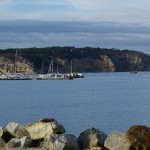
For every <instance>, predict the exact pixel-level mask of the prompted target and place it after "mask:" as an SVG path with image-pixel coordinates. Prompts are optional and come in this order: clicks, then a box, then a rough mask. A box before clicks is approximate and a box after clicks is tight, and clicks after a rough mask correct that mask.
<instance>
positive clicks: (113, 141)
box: [104, 132, 131, 150]
mask: <svg viewBox="0 0 150 150" xmlns="http://www.w3.org/2000/svg"><path fill="white" fill-rule="evenodd" d="M104 146H105V147H106V148H108V149H109V150H130V148H131V144H130V142H129V141H128V139H127V138H126V135H125V133H121V132H112V133H110V134H109V135H108V136H107V138H106V140H105V143H104Z"/></svg>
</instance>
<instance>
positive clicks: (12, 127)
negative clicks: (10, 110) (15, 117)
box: [6, 122, 30, 138]
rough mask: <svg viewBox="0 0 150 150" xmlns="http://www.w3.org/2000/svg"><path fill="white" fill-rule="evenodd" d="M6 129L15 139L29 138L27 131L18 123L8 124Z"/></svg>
mask: <svg viewBox="0 0 150 150" xmlns="http://www.w3.org/2000/svg"><path fill="white" fill-rule="evenodd" d="M6 129H7V131H8V132H9V133H10V134H11V135H12V136H13V137H15V138H22V137H24V136H27V137H30V135H29V133H28V131H27V130H26V129H25V128H24V127H23V126H22V125H20V124H19V123H15V122H10V123H8V125H7V126H6Z"/></svg>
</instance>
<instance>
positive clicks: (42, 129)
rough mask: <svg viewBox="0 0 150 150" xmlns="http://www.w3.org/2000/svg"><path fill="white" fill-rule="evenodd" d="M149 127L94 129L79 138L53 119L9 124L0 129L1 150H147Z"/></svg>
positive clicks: (149, 143) (82, 133) (89, 129)
mask: <svg viewBox="0 0 150 150" xmlns="http://www.w3.org/2000/svg"><path fill="white" fill-rule="evenodd" d="M149 149H150V128H149V127H146V126H143V125H133V126H131V127H129V128H128V129H127V131H126V132H120V131H113V132H111V133H108V134H106V133H104V132H103V131H101V130H99V129H96V128H94V127H92V128H88V129H85V130H84V131H82V132H81V133H80V135H77V136H75V135H74V134H70V133H69V134H68V133H66V130H65V127H64V126H63V125H62V124H59V123H58V122H57V121H56V120H55V119H53V118H45V119H41V120H38V121H36V122H33V123H29V124H27V125H25V126H23V125H21V124H19V123H16V122H9V123H8V124H7V126H6V127H0V150H149Z"/></svg>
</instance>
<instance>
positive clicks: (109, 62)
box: [0, 47, 150, 74]
mask: <svg viewBox="0 0 150 150" xmlns="http://www.w3.org/2000/svg"><path fill="white" fill-rule="evenodd" d="M14 57H15V49H7V50H0V69H1V72H13V68H14ZM17 57H18V59H17V67H18V72H21V71H22V72H24V73H27V74H29V73H34V72H36V73H39V72H40V71H41V70H42V71H43V73H47V72H48V70H49V67H50V66H51V63H52V62H53V70H54V72H60V73H65V72H70V70H71V65H70V64H71V62H72V66H73V72H125V71H132V70H133V71H150V55H148V54H144V53H142V52H138V51H129V50H122V51H121V50H116V49H101V48H90V47H86V48H75V47H49V48H29V49H18V56H17Z"/></svg>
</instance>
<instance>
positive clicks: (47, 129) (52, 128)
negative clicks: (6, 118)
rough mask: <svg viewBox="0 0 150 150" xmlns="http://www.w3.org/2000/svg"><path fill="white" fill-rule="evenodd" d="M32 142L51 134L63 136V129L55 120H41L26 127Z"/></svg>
mask: <svg viewBox="0 0 150 150" xmlns="http://www.w3.org/2000/svg"><path fill="white" fill-rule="evenodd" d="M26 130H27V131H28V132H29V134H30V137H31V139H32V140H38V139H42V138H44V137H46V136H47V135H51V134H57V133H59V134H63V133H64V132H65V129H64V127H63V126H62V125H59V124H58V123H57V121H56V120H55V119H42V120H39V121H37V122H34V123H31V124H29V125H27V126H26Z"/></svg>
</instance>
